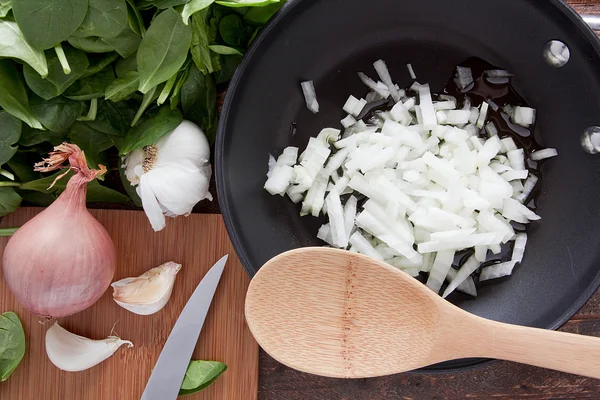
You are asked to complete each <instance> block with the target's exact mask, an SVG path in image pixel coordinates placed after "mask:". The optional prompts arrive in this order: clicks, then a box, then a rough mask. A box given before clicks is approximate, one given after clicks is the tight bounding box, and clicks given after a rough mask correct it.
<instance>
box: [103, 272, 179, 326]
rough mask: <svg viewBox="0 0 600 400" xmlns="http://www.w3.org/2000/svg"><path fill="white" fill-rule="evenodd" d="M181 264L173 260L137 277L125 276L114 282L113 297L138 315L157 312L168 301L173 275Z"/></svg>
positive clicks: (171, 289) (119, 303)
mask: <svg viewBox="0 0 600 400" xmlns="http://www.w3.org/2000/svg"><path fill="white" fill-rule="evenodd" d="M180 269H181V264H177V263H175V262H173V261H169V262H167V263H164V264H162V265H160V266H158V267H156V268H152V269H151V270H149V271H147V272H146V273H144V274H143V275H140V276H138V277H137V278H125V279H121V280H120V281H117V282H114V283H113V284H112V285H111V286H112V287H113V289H114V292H113V299H114V300H115V302H116V303H117V304H118V305H120V306H121V307H123V308H125V309H126V310H129V311H131V312H132V313H135V314H139V315H150V314H154V313H156V312H158V311H159V310H160V309H162V308H163V307H164V306H165V304H167V302H168V301H169V298H170V297H171V293H172V292H173V285H174V284H175V276H176V275H177V273H178V272H179V270H180Z"/></svg>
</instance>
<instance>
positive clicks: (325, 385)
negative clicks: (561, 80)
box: [258, 0, 600, 400]
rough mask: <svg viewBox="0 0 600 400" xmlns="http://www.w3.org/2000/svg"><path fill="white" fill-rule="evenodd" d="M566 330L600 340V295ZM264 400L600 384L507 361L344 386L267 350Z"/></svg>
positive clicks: (569, 391)
mask: <svg viewBox="0 0 600 400" xmlns="http://www.w3.org/2000/svg"><path fill="white" fill-rule="evenodd" d="M538 1H545V0H538ZM568 2H569V3H570V4H571V6H572V7H573V8H575V10H577V11H578V12H580V13H587V14H596V15H600V0H570V1H568ZM598 73H600V71H599V72H598ZM561 330H563V331H565V332H573V333H579V334H582V335H592V336H600V292H598V293H596V295H595V296H594V297H592V299H590V301H589V302H588V303H587V305H585V306H584V307H583V308H582V309H581V310H580V311H579V313H577V315H575V316H574V317H573V318H572V319H571V320H570V321H569V322H568V323H566V324H565V325H564V326H563V327H562V328H561ZM258 399H259V400H324V399H327V400H389V399H394V400H396V399H403V400H455V399H456V400H459V399H461V400H462V399H469V400H492V399H493V400H542V399H544V400H545V399H590V400H600V380H596V379H591V378H583V377H580V376H575V375H569V374H565V373H561V372H555V371H549V370H545V369H541V368H536V367H529V366H525V365H521V364H516V363H510V362H504V361H497V362H493V363H490V364H488V365H486V366H484V367H480V368H476V369H473V370H470V371H461V372H456V373H451V374H439V373H438V374H420V373H406V374H399V375H392V376H387V377H382V378H370V379H358V380H342V379H331V378H322V377H318V376H315V375H309V374H304V373H301V372H297V371H294V370H292V369H290V368H287V367H285V366H283V365H281V364H280V363H278V362H277V361H275V360H274V359H272V358H271V357H269V355H268V354H266V353H265V352H264V351H262V350H261V352H260V377H259V389H258Z"/></svg>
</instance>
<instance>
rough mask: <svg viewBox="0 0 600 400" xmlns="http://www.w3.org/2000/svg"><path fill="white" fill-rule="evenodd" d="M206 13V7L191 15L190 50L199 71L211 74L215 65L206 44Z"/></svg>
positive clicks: (208, 41)
mask: <svg viewBox="0 0 600 400" xmlns="http://www.w3.org/2000/svg"><path fill="white" fill-rule="evenodd" d="M207 14H208V9H204V10H202V11H200V12H197V13H195V14H194V15H192V21H191V22H192V23H191V27H192V44H191V47H190V52H191V53H192V59H193V60H194V63H195V64H196V67H198V69H199V70H200V72H202V73H203V74H212V73H213V72H214V71H215V67H214V66H213V57H212V55H211V53H210V49H209V48H208V44H209V43H210V38H209V30H210V27H209V26H208V25H207V24H206V16H207Z"/></svg>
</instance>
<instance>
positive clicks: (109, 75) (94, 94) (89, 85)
mask: <svg viewBox="0 0 600 400" xmlns="http://www.w3.org/2000/svg"><path fill="white" fill-rule="evenodd" d="M114 80H115V73H114V72H113V69H112V68H111V67H107V68H105V69H103V70H102V71H100V72H98V73H97V74H94V75H92V76H88V77H87V78H81V79H79V80H78V81H76V82H75V83H73V84H72V85H71V86H70V87H69V88H68V89H67V90H66V91H65V93H64V95H65V97H67V98H69V99H71V100H78V101H85V100H91V99H97V98H99V97H104V91H105V89H106V87H107V86H108V85H110V84H111V83H112V81H114Z"/></svg>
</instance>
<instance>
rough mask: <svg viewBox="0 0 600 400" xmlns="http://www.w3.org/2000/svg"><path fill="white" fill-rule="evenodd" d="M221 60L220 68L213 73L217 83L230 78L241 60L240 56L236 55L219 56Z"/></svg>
mask: <svg viewBox="0 0 600 400" xmlns="http://www.w3.org/2000/svg"><path fill="white" fill-rule="evenodd" d="M221 60H222V61H221V69H219V70H218V71H217V72H215V73H214V74H213V75H214V78H215V83H216V84H217V85H219V84H221V83H225V82H229V80H231V78H232V77H233V74H234V73H235V70H236V69H237V67H238V65H240V62H242V57H240V56H236V55H231V56H221Z"/></svg>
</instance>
